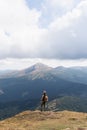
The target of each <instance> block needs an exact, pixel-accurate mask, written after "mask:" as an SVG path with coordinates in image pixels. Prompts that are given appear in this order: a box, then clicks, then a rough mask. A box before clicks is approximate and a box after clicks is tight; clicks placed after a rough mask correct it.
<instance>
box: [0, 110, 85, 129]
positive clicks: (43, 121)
mask: <svg viewBox="0 0 87 130" xmlns="http://www.w3.org/2000/svg"><path fill="white" fill-rule="evenodd" d="M17 129H20V130H87V113H79V112H72V111H59V112H52V111H45V112H40V111H38V110H37V111H24V112H22V113H19V114H16V115H15V116H13V117H11V118H8V119H6V120H3V121H0V130H17Z"/></svg>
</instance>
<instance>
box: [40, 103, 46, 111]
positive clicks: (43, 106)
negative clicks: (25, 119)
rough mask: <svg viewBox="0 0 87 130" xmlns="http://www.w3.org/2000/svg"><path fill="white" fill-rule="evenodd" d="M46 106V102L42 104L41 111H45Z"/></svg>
mask: <svg viewBox="0 0 87 130" xmlns="http://www.w3.org/2000/svg"><path fill="white" fill-rule="evenodd" d="M45 104H46V101H42V102H41V111H42V109H43V110H45Z"/></svg>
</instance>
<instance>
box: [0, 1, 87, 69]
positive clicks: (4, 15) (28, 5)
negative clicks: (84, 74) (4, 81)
mask: <svg viewBox="0 0 87 130" xmlns="http://www.w3.org/2000/svg"><path fill="white" fill-rule="evenodd" d="M35 62H43V63H47V64H49V65H50V66H57V65H63V66H64V65H65V66H69V65H70V66H72V65H75V66H76V65H86V66H87V0H61V1H60V0H0V69H5V68H6V69H9V68H14V69H16V68H24V67H27V66H29V65H31V64H33V63H35Z"/></svg>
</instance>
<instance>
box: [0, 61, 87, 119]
mask: <svg viewBox="0 0 87 130" xmlns="http://www.w3.org/2000/svg"><path fill="white" fill-rule="evenodd" d="M85 69H86V68H85ZM79 70H80V71H79ZM82 73H83V74H82ZM84 73H86V70H84V72H83V70H81V69H80V68H79V69H77V68H65V67H61V66H60V67H57V68H51V67H49V66H47V65H44V64H41V63H38V64H35V65H33V66H31V67H29V68H26V69H24V70H20V71H14V72H11V73H10V72H9V73H8V74H5V75H3V76H1V78H0V115H2V116H0V118H6V117H10V116H12V115H15V114H16V113H19V112H20V111H24V110H27V109H31V110H34V109H36V108H37V107H38V106H39V105H40V99H41V95H42V92H43V90H46V91H47V94H48V96H49V102H53V101H58V102H60V101H61V104H60V110H64V109H67V110H74V111H83V112H86V110H87V109H86V108H87V103H86V102H87V101H86V100H85V99H86V98H87V84H86V83H84V82H83V83H82V81H81V83H80V81H78V80H77V81H75V80H76V79H75V78H77V77H79V74H80V75H83V76H84ZM85 76H86V75H85ZM85 79H86V77H85ZM66 97H68V98H66ZM71 97H72V98H71ZM64 99H65V100H64ZM64 103H65V106H66V107H64ZM50 104H51V103H50ZM69 104H70V107H69ZM72 104H73V106H72ZM76 104H77V105H76ZM74 105H75V106H74ZM82 106H84V107H83V108H82ZM56 107H57V106H56ZM58 107H59V106H58ZM49 109H50V108H49ZM53 110H54V109H53ZM8 111H9V112H8ZM2 113H3V114H2ZM7 113H8V114H7Z"/></svg>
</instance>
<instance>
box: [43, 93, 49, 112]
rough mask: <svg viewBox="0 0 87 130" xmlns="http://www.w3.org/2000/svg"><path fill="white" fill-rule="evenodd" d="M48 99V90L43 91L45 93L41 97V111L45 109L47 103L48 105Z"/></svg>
mask: <svg viewBox="0 0 87 130" xmlns="http://www.w3.org/2000/svg"><path fill="white" fill-rule="evenodd" d="M47 101H48V96H47V93H46V91H43V95H42V98H41V111H42V109H43V110H44V111H45V105H46V102H47Z"/></svg>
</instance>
